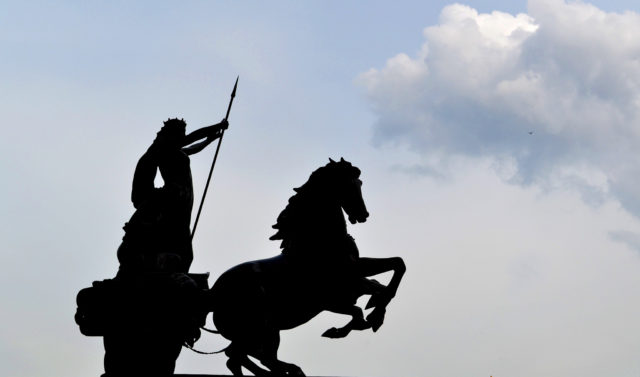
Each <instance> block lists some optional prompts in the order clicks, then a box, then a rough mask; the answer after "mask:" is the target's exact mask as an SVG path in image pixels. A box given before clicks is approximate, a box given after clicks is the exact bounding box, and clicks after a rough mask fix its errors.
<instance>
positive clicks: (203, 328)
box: [182, 327, 229, 355]
mask: <svg viewBox="0 0 640 377" xmlns="http://www.w3.org/2000/svg"><path fill="white" fill-rule="evenodd" d="M200 330H204V331H206V332H208V333H211V334H220V331H217V330H211V329H208V328H206V327H201V328H200ZM182 346H183V347H185V348H188V349H190V350H191V351H193V352H195V353H198V354H200V355H215V354H218V353H222V352H224V351H226V350H227V348H229V346H226V347H224V348H223V349H221V350H220V351H213V352H205V351H199V350H197V349H195V348H193V346H191V345H189V344H188V343H187V342H184V343H182Z"/></svg>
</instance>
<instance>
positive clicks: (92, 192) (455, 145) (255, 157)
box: [0, 0, 640, 376]
mask: <svg viewBox="0 0 640 377" xmlns="http://www.w3.org/2000/svg"><path fill="white" fill-rule="evenodd" d="M589 4H590V5H589ZM0 10H1V11H0V46H1V48H0V80H1V82H2V91H0V99H1V101H0V109H1V110H2V113H3V115H4V122H3V125H4V126H3V127H2V129H3V134H4V137H3V138H1V139H0V171H2V173H3V175H4V184H3V185H0V195H2V197H3V198H4V199H3V200H1V201H0V211H1V212H2V213H3V214H4V216H2V218H1V219H0V239H1V240H2V241H1V242H2V244H1V245H0V246H1V247H2V250H3V251H2V253H1V254H0V255H1V257H0V262H1V263H2V266H4V267H5V268H4V271H5V273H4V274H2V275H0V287H2V288H0V298H2V300H3V302H5V305H4V309H3V311H2V321H1V322H2V323H0V339H1V340H0V374H2V375H4V376H37V375H44V374H47V375H53V376H86V375H99V374H100V373H101V372H102V364H101V363H102V352H103V351H102V344H101V342H100V339H98V338H87V337H83V336H81V334H80V333H79V331H78V330H77V328H76V326H75V324H74V323H73V314H74V311H75V302H74V299H75V294H76V292H77V291H78V290H79V289H81V288H83V287H85V286H88V285H89V284H90V283H91V281H93V280H99V279H105V278H109V277H112V276H113V275H114V274H115V272H116V270H117V260H116V256H115V251H116V248H117V246H118V244H119V242H120V239H121V237H122V229H121V227H122V225H123V224H124V222H125V221H127V219H128V217H129V216H130V215H131V213H132V210H133V208H132V205H131V204H130V202H129V190H130V184H131V178H132V175H133V169H134V167H135V163H136V161H137V159H138V158H139V156H140V155H141V154H142V153H143V152H144V151H145V150H146V148H147V147H148V145H149V144H150V143H151V141H152V140H153V138H154V136H155V132H157V130H158V129H159V127H160V126H161V122H162V121H163V120H165V119H166V118H168V117H173V116H178V117H183V118H185V120H186V121H187V122H188V128H189V129H191V130H192V129H195V128H196V127H198V126H202V125H207V124H211V123H214V122H217V121H219V120H220V119H221V118H222V117H223V115H224V111H225V110H226V105H227V101H228V96H229V93H230V90H231V88H232V86H233V81H234V80H235V77H236V76H237V75H240V83H239V88H238V95H237V97H236V101H235V103H234V108H233V110H232V113H231V119H230V121H231V126H230V130H229V131H228V133H227V135H226V136H225V140H224V143H223V145H222V150H221V155H220V157H219V160H218V166H217V167H216V171H215V173H214V178H213V183H212V187H211V192H210V193H209V196H208V199H207V203H206V204H205V208H204V212H203V215H202V216H203V217H202V219H201V223H200V224H199V225H198V234H197V235H196V238H195V240H194V249H195V260H194V265H193V267H192V270H193V271H196V272H202V271H210V272H211V275H212V278H211V281H210V282H211V283H212V282H213V279H215V277H216V276H218V275H219V274H220V273H222V272H223V271H224V270H226V269H227V268H229V267H231V266H233V265H235V264H237V263H240V262H242V261H246V260H250V259H256V258H264V257H268V256H272V255H274V254H276V253H277V252H278V248H277V244H276V243H275V242H270V241H269V240H268V237H269V236H270V235H271V227H270V226H271V224H273V222H274V221H275V219H276V216H277V214H278V213H279V212H280V210H281V209H282V208H283V207H284V206H285V204H286V201H287V198H288V197H289V196H291V194H292V193H293V191H292V190H291V189H292V188H293V187H297V186H299V185H300V184H302V183H303V182H304V181H305V180H306V179H307V177H308V175H309V174H310V173H311V171H312V170H314V169H316V168H317V167H319V166H320V165H323V164H325V163H326V161H327V158H328V157H332V158H339V157H341V156H343V157H344V158H346V159H348V160H350V161H351V162H353V163H354V164H355V165H356V166H359V167H360V168H361V170H362V171H363V177H362V178H363V181H364V186H363V192H364V195H365V200H366V202H367V205H368V208H369V212H370V213H371V217H370V219H369V221H367V223H365V224H359V225H356V226H352V227H350V232H351V233H352V234H353V235H354V236H355V238H356V240H357V242H358V245H359V248H360V251H361V254H362V255H366V256H373V257H386V256H395V255H399V256H402V257H403V258H404V259H405V261H406V263H407V265H408V272H407V275H406V278H405V281H404V282H403V284H402V285H401V286H400V290H399V293H398V296H397V297H396V298H395V300H394V301H393V302H392V303H391V305H390V307H389V310H388V315H387V319H386V322H385V325H384V326H383V327H382V328H381V329H380V331H379V332H378V333H376V334H373V333H371V332H363V333H358V334H352V335H350V337H349V338H347V339H344V340H340V341H331V340H328V339H324V338H321V337H320V334H321V333H322V332H323V331H324V330H325V329H326V328H328V327H332V326H335V325H336V324H340V323H344V322H345V321H346V318H343V317H341V316H338V315H330V314H322V315H321V316H319V317H318V318H316V319H315V320H313V321H312V322H310V323H309V324H307V325H305V326H303V327H301V328H298V329H295V330H292V331H287V332H283V334H282V338H283V341H282V346H281V350H280V353H279V355H280V357H281V358H282V359H283V360H285V361H289V362H293V363H296V364H299V365H300V366H301V367H302V368H303V369H304V370H305V371H306V372H307V373H308V374H310V375H362V376H364V375H367V376H390V375H403V376H428V375H445V376H470V375H479V376H491V375H492V376H514V375H517V376H540V375H545V376H601V375H605V374H606V375H615V376H637V375H638V374H640V362H639V361H638V358H637V355H638V353H639V352H640V326H639V325H638V324H637V320H636V319H637V318H638V315H640V304H638V303H637V302H638V297H640V288H639V287H640V284H638V283H640V222H639V221H638V218H639V215H640V205H639V203H640V196H638V194H637V193H636V192H635V188H636V187H638V183H639V182H638V181H637V177H638V174H637V173H639V172H640V171H639V168H638V166H640V160H639V159H638V157H636V156H635V151H637V150H638V148H637V147H638V146H640V132H639V129H638V126H637V124H638V120H640V111H639V110H640V100H639V99H640V72H639V71H638V68H637V61H638V59H640V55H639V53H638V51H640V44H639V43H640V42H637V41H640V15H638V13H637V12H639V11H640V9H639V7H638V5H637V4H635V3H633V2H631V1H601V0H598V1H592V2H589V3H574V2H570V3H567V2H564V1H561V0H531V1H529V3H527V2H525V1H470V2H461V3H460V4H458V5H452V3H450V2H446V1H432V2H411V1H400V2H394V3H393V4H391V3H390V2H382V1H369V2H347V3H346V4H345V3H338V2H319V1H314V2H293V1H291V2H275V3H274V2H272V3H264V2H243V3H240V2H225V3H222V2H204V1H199V2H196V1H192V2H182V3H180V4H178V3H174V2H136V3H135V4H132V3H131V2H124V1H120V2H109V3H104V2H85V3H83V4H81V5H78V4H75V3H71V2H58V3H55V4H54V3H50V2H29V3H24V2H9V3H4V4H3V5H1V6H0ZM493 11H499V12H501V13H492V12H493ZM614 12H615V13H614ZM519 13H521V15H520V16H517V14H519ZM530 131H533V134H532V135H530V134H529V132H530ZM212 155H213V149H210V150H205V152H203V153H202V154H200V155H197V156H194V157H193V158H192V171H193V176H194V184H195V186H196V195H197V197H199V196H200V194H201V190H202V188H203V186H204V180H205V179H206V174H207V171H208V166H209V164H210V161H211V158H212ZM246 201H249V202H251V203H252V207H251V208H247V206H246V205H244V204H243V203H246ZM198 344H199V346H200V348H203V349H206V350H212V349H219V348H222V347H224V346H225V345H226V342H225V341H224V339H222V338H216V337H214V336H207V335H205V336H204V337H203V339H202V341H201V342H200V343H198ZM345 355H348V357H347V356H345ZM224 361H225V360H224V357H222V356H209V357H204V356H200V355H195V354H192V353H190V352H188V351H187V350H183V352H182V355H181V356H180V359H179V361H178V367H177V372H180V373H225V372H226V370H225V367H224Z"/></svg>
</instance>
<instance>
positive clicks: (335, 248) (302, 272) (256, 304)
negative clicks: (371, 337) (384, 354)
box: [208, 159, 405, 376]
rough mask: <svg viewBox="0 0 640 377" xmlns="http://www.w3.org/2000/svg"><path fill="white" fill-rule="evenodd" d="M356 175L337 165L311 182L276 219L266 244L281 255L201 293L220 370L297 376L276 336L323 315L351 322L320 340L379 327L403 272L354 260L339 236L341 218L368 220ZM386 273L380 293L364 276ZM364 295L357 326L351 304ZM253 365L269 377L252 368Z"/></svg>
mask: <svg viewBox="0 0 640 377" xmlns="http://www.w3.org/2000/svg"><path fill="white" fill-rule="evenodd" d="M359 176H360V170H359V169H358V168H356V167H354V166H352V165H351V164H350V163H349V162H347V161H345V160H344V159H341V160H340V161H339V162H334V161H331V162H330V163H329V164H327V165H326V166H324V167H321V168H319V169H317V170H316V171H315V172H313V173H312V174H311V177H310V178H309V180H308V181H307V182H306V183H305V184H304V185H303V186H302V187H300V188H297V189H294V190H295V191H296V194H295V195H294V196H292V197H291V198H290V199H289V204H288V205H287V207H286V208H285V209H284V210H283V211H282V213H281V214H280V215H279V216H278V220H277V224H276V225H274V228H275V229H277V233H276V234H275V235H274V236H272V237H271V239H274V240H276V239H277V240H282V243H281V248H282V254H280V255H278V256H275V257H273V258H270V259H264V260H258V261H253V262H246V263H243V264H241V265H238V266H236V267H233V268H231V269H230V270H228V271H226V272H225V273H224V274H222V275H221V276H220V278H219V279H218V280H217V281H216V282H215V284H214V286H213V287H212V288H211V290H210V292H209V298H208V300H209V305H210V307H209V308H208V309H209V310H211V311H213V321H214V324H215V326H216V327H217V330H218V331H219V333H220V334H222V335H223V336H224V337H225V338H227V339H229V340H231V344H230V345H229V346H228V347H227V348H226V349H225V353H226V355H227V356H228V357H229V359H228V361H227V366H228V368H229V369H230V370H231V372H232V373H233V374H234V375H236V376H240V375H242V367H245V368H246V369H248V370H249V371H251V372H252V373H253V374H255V375H262V374H269V375H272V374H273V375H278V376H279V375H296V376H303V375H304V374H303V372H302V370H301V369H300V368H299V367H297V366H296V365H293V364H289V363H285V362H283V361H280V360H278V358H277V351H278V346H279V342H280V337H279V332H280V330H284V329H291V328H294V327H297V326H299V325H301V324H303V323H305V322H307V321H309V320H310V319H311V318H313V317H315V316H316V315H317V314H319V313H320V312H322V311H324V310H328V311H331V312H336V313H341V314H347V315H350V316H351V317H352V319H351V321H350V322H349V323H347V325H346V326H344V327H342V328H331V329H329V330H327V331H326V332H325V333H324V334H323V336H327V337H331V338H339V337H344V336H346V335H347V334H348V333H349V332H350V331H351V330H364V329H369V328H371V329H373V331H377V330H378V328H379V327H380V326H381V325H382V322H383V320H384V315H385V308H386V306H387V304H388V303H389V301H390V300H391V299H392V298H393V297H394V296H395V293H396V290H397V289H398V285H399V284H400V280H401V279H402V276H403V274H404V272H405V265H404V262H403V261H402V259H401V258H399V257H394V258H385V259H376V258H364V257H360V255H359V252H358V248H357V247H356V244H355V241H354V239H353V238H352V237H351V236H350V235H349V234H348V233H347V225H346V221H345V218H344V214H343V210H344V211H345V212H346V214H347V215H348V218H349V221H350V222H351V223H352V224H355V223H362V222H364V221H366V219H367V217H368V216H369V214H368V212H367V210H366V207H365V204H364V200H363V199H362V192H361V185H362V182H361V181H360V179H359ZM386 271H393V276H392V278H391V281H390V282H389V284H388V285H387V286H384V285H382V284H380V283H378V282H376V281H374V280H369V279H367V277H368V276H373V275H377V274H379V273H383V272H386ZM362 295H371V298H370V299H369V301H368V304H367V306H366V307H367V308H373V310H372V312H371V313H370V314H369V315H368V316H367V317H366V319H365V318H364V314H363V312H362V309H360V308H359V307H358V306H356V305H355V304H356V300H357V298H358V297H360V296H362ZM248 356H252V357H254V358H256V359H257V360H259V361H260V362H261V363H262V364H263V365H264V366H265V367H266V368H268V369H269V371H267V370H265V369H263V368H262V367H260V366H258V365H257V364H256V363H254V362H253V361H252V360H251V359H250V358H249V357H248Z"/></svg>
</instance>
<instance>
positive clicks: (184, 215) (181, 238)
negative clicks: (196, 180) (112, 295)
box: [118, 118, 229, 275]
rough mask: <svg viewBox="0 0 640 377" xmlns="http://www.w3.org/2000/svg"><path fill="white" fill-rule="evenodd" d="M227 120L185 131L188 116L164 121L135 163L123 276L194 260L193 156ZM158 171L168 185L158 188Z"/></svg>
mask: <svg viewBox="0 0 640 377" xmlns="http://www.w3.org/2000/svg"><path fill="white" fill-rule="evenodd" d="M228 125H229V123H228V122H227V120H226V119H224V120H223V121H222V122H220V123H218V124H216V125H213V126H209V127H204V128H201V129H199V130H197V131H194V132H192V133H190V134H188V135H185V129H186V123H185V122H184V120H182V119H177V118H175V119H169V120H167V121H166V122H164V126H163V127H162V129H161V130H160V132H158V134H157V137H156V139H155V140H154V141H153V144H151V146H150V147H149V149H147V151H146V152H145V153H144V154H143V155H142V157H141V158H140V160H139V161H138V165H137V166H136V170H135V174H134V177H133V188H132V191H131V201H132V202H133V206H134V207H135V208H136V211H135V213H134V214H133V216H132V217H131V220H129V222H128V223H127V224H126V225H125V227H124V230H125V232H126V233H125V236H124V238H123V240H122V244H121V245H120V248H119V249H118V260H119V261H120V271H119V275H122V274H127V273H130V272H131V273H139V272H143V271H146V272H158V271H168V272H187V271H189V267H190V266H191V262H192V260H193V250H192V247H191V231H190V229H189V227H190V224H191V210H192V208H193V183H192V181H191V169H190V167H189V156H190V155H192V154H195V153H198V152H200V151H201V150H203V149H204V148H205V147H206V146H207V145H209V144H210V143H211V142H212V141H214V140H216V139H217V138H219V137H220V135H221V133H222V131H223V130H225V129H226V128H227V127H228ZM194 143H195V144H194ZM158 170H159V171H160V175H161V176H162V180H163V181H164V186H162V187H160V188H155V187H154V180H155V177H156V173H157V171H158Z"/></svg>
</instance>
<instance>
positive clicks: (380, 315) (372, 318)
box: [367, 307, 386, 332]
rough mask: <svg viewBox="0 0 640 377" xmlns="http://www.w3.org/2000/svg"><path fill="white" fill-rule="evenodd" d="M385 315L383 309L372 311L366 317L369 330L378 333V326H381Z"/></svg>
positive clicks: (378, 308)
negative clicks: (369, 326)
mask: <svg viewBox="0 0 640 377" xmlns="http://www.w3.org/2000/svg"><path fill="white" fill-rule="evenodd" d="M385 313H386V310H385V309H384V307H377V308H375V309H373V311H372V312H371V314H369V315H368V316H367V322H369V324H370V325H371V329H372V330H373V332H376V331H378V329H379V328H380V326H382V323H383V322H384V314H385Z"/></svg>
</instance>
